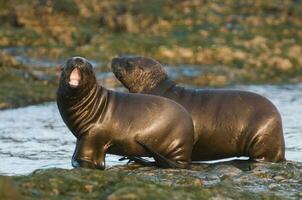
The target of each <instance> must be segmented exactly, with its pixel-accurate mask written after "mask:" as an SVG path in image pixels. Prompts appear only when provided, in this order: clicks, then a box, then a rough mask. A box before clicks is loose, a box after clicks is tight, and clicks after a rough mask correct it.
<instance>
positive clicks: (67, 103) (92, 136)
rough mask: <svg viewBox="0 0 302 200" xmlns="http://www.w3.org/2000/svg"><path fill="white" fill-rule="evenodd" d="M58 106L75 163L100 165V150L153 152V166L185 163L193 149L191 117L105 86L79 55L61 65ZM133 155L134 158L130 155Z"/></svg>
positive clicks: (165, 103) (160, 101)
mask: <svg viewBox="0 0 302 200" xmlns="http://www.w3.org/2000/svg"><path fill="white" fill-rule="evenodd" d="M57 105H58V108H59V111H60V114H61V116H62V118H63V121H64V122H65V124H66V125H67V127H68V128H69V129H70V131H71V132H72V133H73V134H74V136H75V137H76V138H77V143H76V148H75V152H74V155H73V158H72V165H73V166H74V167H88V168H97V169H104V168H105V154H106V153H111V154H116V155H121V156H126V157H128V158H130V159H131V158H132V157H133V159H131V160H136V161H139V162H141V163H143V164H146V165H147V164H148V162H146V161H144V160H143V159H141V160H140V159H139V158H136V157H141V156H152V157H154V159H155V165H157V166H158V167H163V168H166V167H179V168H186V167H188V165H189V163H190V159H191V152H192V148H193V138H194V135H193V134H194V128H193V123H192V119H191V116H190V115H189V113H188V112H187V111H186V110H185V109H184V108H183V107H182V106H180V105H179V104H177V103H175V102H174V101H171V100H169V99H166V98H162V97H157V96H153V95H144V94H129V93H121V92H114V91H111V90H107V89H105V88H104V87H102V86H100V85H98V84H97V81H96V77H95V74H94V71H93V67H92V65H91V64H90V63H89V62H88V61H87V60H86V59H85V58H81V57H72V58H70V59H68V60H67V61H66V63H65V65H64V66H63V68H62V73H61V77H60V82H59V88H58V92H57ZM134 156H135V158H134Z"/></svg>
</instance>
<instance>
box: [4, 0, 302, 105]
mask: <svg viewBox="0 0 302 200" xmlns="http://www.w3.org/2000/svg"><path fill="white" fill-rule="evenodd" d="M74 55H80V56H83V57H86V58H87V59H89V60H92V61H93V62H94V63H96V64H95V65H96V66H97V68H96V70H97V71H98V72H104V71H110V68H109V67H108V66H110V60H111V59H112V58H113V57H115V56H118V55H144V56H149V57H153V58H155V59H156V60H158V61H160V62H161V63H163V64H164V65H166V66H169V67H171V68H174V67H175V68H177V67H182V68H185V67H188V66H190V67H191V68H192V67H193V68H198V69H200V70H201V71H202V73H200V74H196V75H195V76H187V75H185V74H183V75H181V76H179V77H178V78H177V80H176V81H178V82H179V83H184V84H189V85H192V86H199V87H201V86H226V85H232V84H284V83H297V82H301V80H302V1H301V0H270V1H263V0H253V1H252V0H216V1H207V0H152V1H145V0H85V1H82V0H53V1H51V0H31V1H24V0H9V1H8V0H0V109H4V108H10V107H17V106H23V105H28V104H34V103H39V102H43V101H50V100H54V99H55V95H56V94H55V91H56V87H57V77H58V75H59V70H58V66H59V63H61V62H62V61H64V60H65V59H66V58H68V57H71V56H74ZM35 61H36V62H35ZM37 61H39V62H37ZM33 63H34V64H33ZM45 63H46V64H45ZM45 65H47V66H46V67H45Z"/></svg>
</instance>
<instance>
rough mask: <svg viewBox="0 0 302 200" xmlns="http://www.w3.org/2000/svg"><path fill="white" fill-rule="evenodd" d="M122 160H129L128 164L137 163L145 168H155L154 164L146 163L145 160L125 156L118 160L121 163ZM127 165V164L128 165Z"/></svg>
mask: <svg viewBox="0 0 302 200" xmlns="http://www.w3.org/2000/svg"><path fill="white" fill-rule="evenodd" d="M123 160H129V161H128V163H130V162H131V161H134V162H137V163H138V164H140V165H143V166H145V167H154V166H156V163H155V162H151V161H148V160H146V159H143V158H140V157H135V156H125V157H122V158H120V159H119V161H123ZM128 163H127V164H128Z"/></svg>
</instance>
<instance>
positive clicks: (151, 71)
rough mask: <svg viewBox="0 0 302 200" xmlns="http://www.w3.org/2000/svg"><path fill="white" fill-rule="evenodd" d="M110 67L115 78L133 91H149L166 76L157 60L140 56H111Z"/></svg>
mask: <svg viewBox="0 0 302 200" xmlns="http://www.w3.org/2000/svg"><path fill="white" fill-rule="evenodd" d="M111 69H112V71H113V73H114V75H115V76H116V78H117V79H118V80H119V81H120V82H121V83H122V84H123V85H124V86H125V87H126V88H128V89H129V91H130V92H134V93H140V92H143V91H145V92H146V91H150V90H152V89H153V88H155V87H156V86H158V85H159V83H160V82H162V81H163V80H165V79H166V78H167V73H166V71H165V70H164V68H163V66H162V65H161V64H160V63H159V62H157V61H156V60H154V59H152V58H147V57H142V56H136V57H119V58H113V59H112V62H111Z"/></svg>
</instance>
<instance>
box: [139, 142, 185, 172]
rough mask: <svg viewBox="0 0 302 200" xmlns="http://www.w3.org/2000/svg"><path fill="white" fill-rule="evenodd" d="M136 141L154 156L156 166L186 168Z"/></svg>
mask: <svg viewBox="0 0 302 200" xmlns="http://www.w3.org/2000/svg"><path fill="white" fill-rule="evenodd" d="M136 142H137V143H138V144H139V145H140V146H141V147H142V148H143V149H144V150H145V151H146V152H147V153H148V154H149V155H150V156H152V157H153V158H154V160H155V163H156V164H157V166H158V167H161V168H186V167H187V165H185V164H182V163H177V162H175V161H172V160H170V159H168V158H166V157H164V156H163V155H161V154H160V153H158V152H156V151H153V150H152V149H151V148H150V147H149V146H148V145H146V144H144V143H142V142H140V141H137V140H136Z"/></svg>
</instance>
